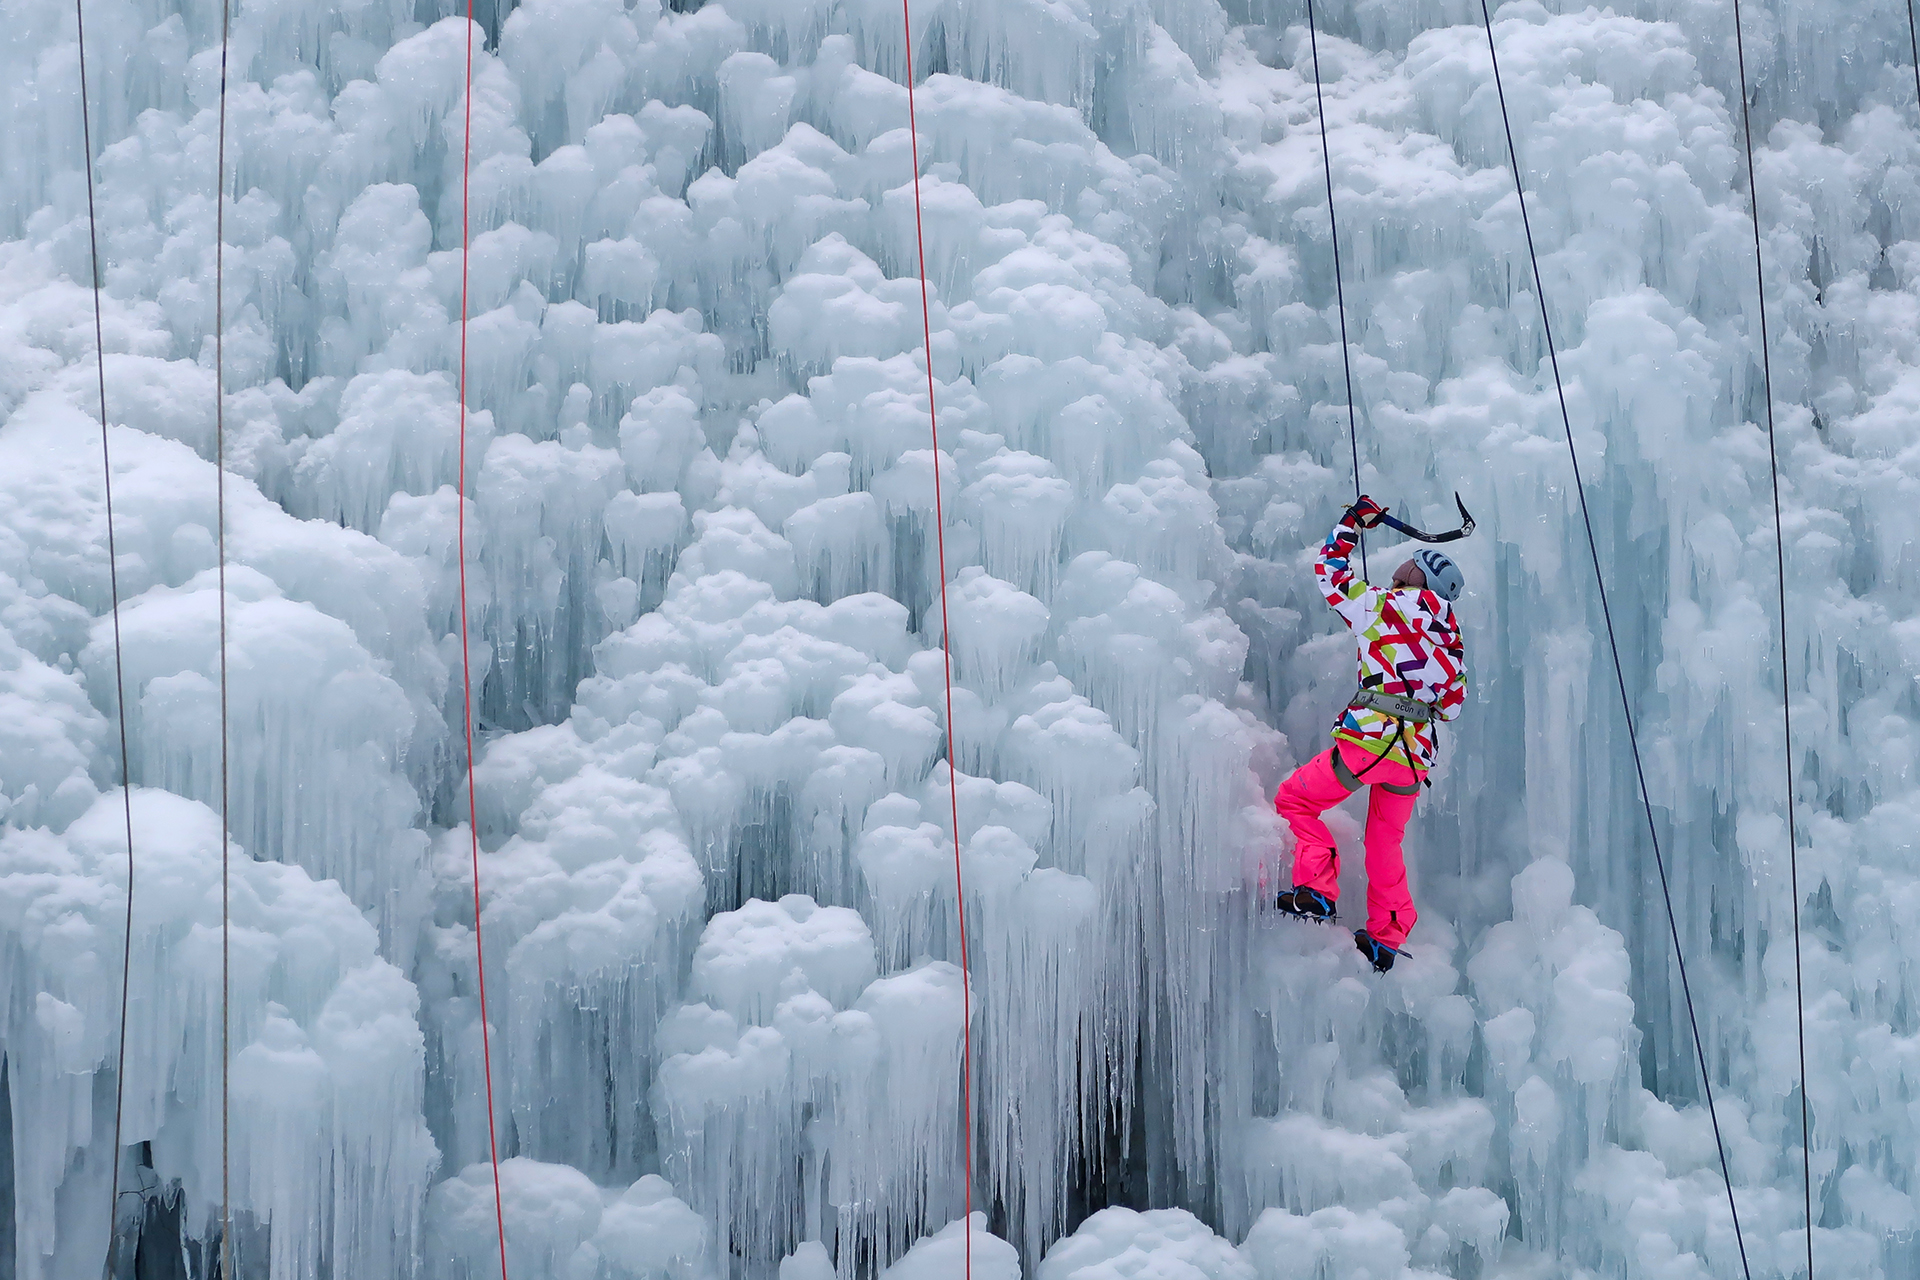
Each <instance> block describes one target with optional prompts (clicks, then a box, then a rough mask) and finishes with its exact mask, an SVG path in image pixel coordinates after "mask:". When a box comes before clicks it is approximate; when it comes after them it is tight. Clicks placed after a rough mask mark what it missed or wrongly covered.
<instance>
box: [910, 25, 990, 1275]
mask: <svg viewBox="0 0 1920 1280" xmlns="http://www.w3.org/2000/svg"><path fill="white" fill-rule="evenodd" d="M908 3H909V0H900V27H901V35H902V48H904V49H905V50H906V54H907V138H908V146H909V148H910V149H911V151H912V155H913V239H914V247H915V248H916V249H917V251H918V252H919V256H920V334H921V338H922V341H924V343H925V344H926V345H925V352H926V357H927V430H928V432H929V433H930V434H931V435H932V437H933V534H934V548H935V551H936V555H937V559H938V567H939V570H940V674H941V676H942V677H943V678H944V680H945V681H946V689H947V798H948V800H949V801H950V802H951V804H952V808H953V815H952V816H953V909H954V912H955V914H956V915H957V916H958V917H959V922H960V1111H961V1124H962V1128H961V1142H962V1144H963V1148H964V1156H963V1158H964V1159H965V1161H966V1166H965V1168H964V1169H963V1170H962V1178H963V1183H964V1187H965V1192H964V1194H965V1216H964V1217H963V1218H962V1219H961V1222H962V1230H961V1238H962V1239H963V1240H964V1242H965V1246H964V1247H965V1257H966V1275H967V1280H972V1277H973V992H972V990H971V988H970V987H969V985H968V977H967V898H966V891H965V888H964V886H963V885H962V884H961V881H960V782H959V777H958V771H957V769H956V768H955V765H954V761H953V652H952V649H951V648H950V646H949V645H948V634H949V633H948V630H947V523H946V516H945V512H944V510H943V509H942V506H941V499H940V419H939V416H938V415H937V414H936V413H935V412H934V406H933V310H932V306H931V304H930V303H929V302H928V301H927V237H926V232H925V231H924V230H923V229H922V227H921V222H920V122H919V119H918V118H917V117H916V116H915V114H914V109H913V22H912V20H911V18H910V17H909V16H908V8H907V6H908Z"/></svg>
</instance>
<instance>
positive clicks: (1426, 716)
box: [1347, 689, 1433, 724]
mask: <svg viewBox="0 0 1920 1280" xmlns="http://www.w3.org/2000/svg"><path fill="white" fill-rule="evenodd" d="M1347 705H1348V706H1349V707H1366V708H1369V709H1370V710H1373V711H1378V712H1380V713H1381V714H1382V715H1389V716H1393V717H1394V718H1395V719H1398V720H1411V721H1413V722H1414V723H1415V724H1426V723H1427V722H1428V721H1429V720H1432V719H1433V705H1432V704H1431V703H1427V702H1422V701H1420V699H1418V698H1403V697H1401V696H1400V695H1399V694H1397V693H1381V692H1380V691H1379V690H1377V689H1362V690H1360V691H1359V692H1358V693H1356V694H1354V695H1353V699H1352V701H1350V702H1348V703H1347Z"/></svg>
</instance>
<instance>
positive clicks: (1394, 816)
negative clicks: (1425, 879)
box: [1273, 741, 1420, 947]
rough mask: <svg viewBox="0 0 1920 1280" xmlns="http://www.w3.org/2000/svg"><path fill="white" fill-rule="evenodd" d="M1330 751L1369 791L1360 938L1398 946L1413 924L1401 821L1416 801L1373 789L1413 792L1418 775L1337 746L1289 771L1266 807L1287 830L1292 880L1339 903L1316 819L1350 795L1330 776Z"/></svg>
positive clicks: (1331, 857) (1334, 872) (1335, 854)
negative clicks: (1290, 839) (1363, 923)
mask: <svg viewBox="0 0 1920 1280" xmlns="http://www.w3.org/2000/svg"><path fill="white" fill-rule="evenodd" d="M1334 751H1339V752H1340V753H1341V758H1342V760H1343V761H1344V762H1345V763H1346V765H1347V768H1348V769H1349V770H1350V771H1351V772H1352V773H1353V774H1355V775H1356V776H1361V785H1362V786H1365V787H1368V788H1370V790H1371V792H1372V794H1371V795H1370V796H1369V797H1368V799H1367V932H1368V933H1370V934H1372V935H1373V936H1374V937H1375V938H1376V939H1378V940H1379V941H1381V942H1384V943H1386V944H1387V945H1388V946H1390V947H1398V946H1399V945H1400V944H1401V943H1403V942H1405V941H1406V938H1407V934H1408V932H1409V931H1410V930H1412V928H1413V923H1414V921H1416V920H1418V919H1419V918H1420V915H1419V913H1418V912H1417V911H1415V910H1414V909H1413V895H1412V894H1410V893H1408V892H1407V864H1406V859H1405V858H1404V856H1403V855H1402V854H1401V852H1400V840H1401V837H1402V836H1403V835H1405V833H1406V830H1407V819H1408V818H1410V817H1412V816H1413V804H1414V801H1415V800H1416V799H1418V798H1419V797H1418V796H1417V795H1395V794H1394V793H1393V792H1391V791H1388V790H1387V789H1386V787H1385V786H1382V785H1378V784H1382V783H1385V784H1390V785H1392V786H1396V787H1405V786H1417V785H1418V783H1419V778H1420V775H1419V774H1417V773H1415V772H1414V771H1413V770H1412V769H1411V768H1410V767H1409V766H1407V765H1405V764H1402V763H1400V762H1399V761H1397V760H1382V761H1379V763H1377V764H1376V763H1375V757H1374V756H1373V755H1372V753H1370V752H1368V751H1366V750H1365V749H1363V748H1361V747H1356V746H1354V745H1353V744H1352V743H1349V742H1339V741H1336V742H1335V743H1334V745H1333V747H1332V748H1330V749H1328V750H1326V751H1322V752H1321V753H1320V754H1319V755H1317V756H1315V757H1314V758H1313V759H1311V760H1309V761H1307V762H1306V763H1305V764H1303V765H1301V766H1300V767H1299V768H1298V769H1295V770H1294V771H1293V775H1292V776H1291V777H1289V778H1288V779H1287V780H1286V781H1285V782H1283V783H1281V784H1280V793H1279V794H1278V795H1276V796H1275V797H1274V798H1273V807H1274V808H1275V809H1277V810H1279V812H1280V816H1281V817H1283V818H1285V819H1286V820H1287V825H1288V826H1289V827H1291V828H1293V840H1294V849H1293V882H1294V884H1296V885H1305V886H1307V887H1308V888H1310V889H1317V890H1319V891H1320V892H1321V893H1324V894H1326V895H1327V897H1329V898H1332V899H1335V900H1338V899H1339V897H1340V851H1339V849H1338V848H1336V847H1335V845H1334V841H1333V833H1332V832H1331V831H1329V830H1327V824H1326V823H1324V822H1322V821H1320V815H1321V814H1322V813H1325V812H1326V811H1327V810H1328V809H1331V808H1332V807H1333V806H1334V805H1336V804H1339V803H1340V802H1341V801H1342V800H1345V799H1346V798H1347V797H1348V796H1349V795H1352V794H1353V793H1352V792H1351V791H1348V790H1347V788H1346V787H1345V786H1344V785H1342V783H1341V781H1340V779H1339V777H1338V776H1336V775H1335V773H1334V769H1333V753H1334ZM1369 766H1372V767H1371V768H1369Z"/></svg>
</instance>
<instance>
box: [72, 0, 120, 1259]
mask: <svg viewBox="0 0 1920 1280" xmlns="http://www.w3.org/2000/svg"><path fill="white" fill-rule="evenodd" d="M73 28H74V36H75V38H76V40H77V42H78V53H79V59H80V146H81V150H82V151H83V152H84V154H83V155H82V156H81V167H82V168H83V169H85V170H86V175H87V250H88V253H89V255H90V256H91V260H92V264H93V373H94V382H95V386H96V387H97V389H98V390H99V393H100V479H101V484H102V486H103V488H104V490H105V492H106V503H107V593H108V599H109V601H110V603H111V608H112V612H113V705H114V707H115V709H116V710H117V711H118V712H119V727H120V808H121V813H122V816H123V817H124V818H125V819H126V827H127V913H126V920H125V922H124V923H123V925H122V928H121V935H120V1034H119V1042H118V1047H117V1048H116V1049H115V1051H114V1067H113V1151H112V1153H111V1159H112V1160H113V1173H112V1174H111V1175H110V1177H109V1179H108V1181H109V1183H110V1185H111V1188H112V1190H111V1195H110V1197H109V1199H108V1202H107V1210H108V1212H107V1257H106V1266H105V1269H106V1271H108V1272H111V1270H112V1268H113V1242H114V1238H115V1236H116V1235H117V1234H118V1224H119V1219H120V1137H121V1131H122V1122H123V1121H124V1119H125V1117H126V1101H127V992H128V986H129V984H130V983H131V981H132V973H133V774H132V771H131V768H130V766H129V764H128V761H129V758H130V757H129V755H128V752H127V692H126V678H125V674H124V667H123V664H122V662H121V657H120V655H121V646H120V550H119V547H118V545H117V544H116V543H115V541H114V534H113V448H112V445H111V444H110V443H109V441H108V438H107V344H106V328H105V326H104V325H103V324H102V323H101V320H100V222H99V217H98V216H97V214H96V213H95V209H94V197H93V116H92V113H91V111H90V110H89V109H88V106H87V20H86V14H85V12H84V6H83V4H82V3H81V0H73Z"/></svg>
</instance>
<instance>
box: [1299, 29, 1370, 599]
mask: <svg viewBox="0 0 1920 1280" xmlns="http://www.w3.org/2000/svg"><path fill="white" fill-rule="evenodd" d="M1317 26H1318V24H1317V23H1316V22H1315V21H1314V16H1313V0H1307V43H1308V45H1309V47H1311V48H1312V50H1313V106H1314V115H1315V117H1316V118H1317V119H1318V120H1319V121H1320V167H1321V169H1322V170H1323V171H1324V172H1325V174H1326V178H1327V232H1328V236H1329V238H1330V239H1331V240H1332V241H1333V298H1334V305H1335V309H1336V310H1338V311H1339V313H1340V367H1341V368H1342V369H1343V370H1344V371H1345V373H1346V375H1347V445H1348V447H1349V448H1350V449H1351V450H1352V451H1353V500H1354V501H1355V502H1358V501H1360V427H1359V423H1358V421H1357V418H1356V415H1355V412H1354V407H1353V356H1352V354H1351V352H1350V351H1349V350H1348V347H1347V289H1346V285H1345V284H1343V283H1342V282H1341V280H1342V274H1341V271H1340V220H1339V219H1338V218H1336V217H1335V216H1334V213H1333V153H1332V151H1330V150H1329V149H1328V147H1327V104H1326V100H1325V99H1324V98H1322V97H1321V96H1320V36H1319V33H1318V30H1317ZM1360 576H1361V577H1362V578H1365V577H1366V576H1367V535H1366V532H1365V531H1364V530H1361V531H1360Z"/></svg>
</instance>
